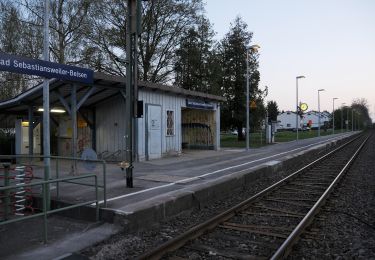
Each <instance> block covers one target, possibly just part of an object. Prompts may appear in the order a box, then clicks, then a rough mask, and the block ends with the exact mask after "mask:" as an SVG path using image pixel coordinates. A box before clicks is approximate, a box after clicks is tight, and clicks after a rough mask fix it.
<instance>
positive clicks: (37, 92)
mask: <svg viewBox="0 0 375 260" xmlns="http://www.w3.org/2000/svg"><path fill="white" fill-rule="evenodd" d="M125 82H126V78H124V77H120V76H115V75H108V74H105V73H102V72H95V73H94V83H93V84H82V83H77V102H79V101H80V100H82V99H83V98H84V97H85V95H87V93H88V91H89V90H90V89H92V88H94V89H93V90H90V91H91V93H90V95H89V97H88V98H87V99H86V100H85V101H84V102H83V103H82V106H81V107H94V106H95V105H96V104H98V103H100V102H102V101H104V100H107V99H110V98H112V97H114V96H117V95H121V93H120V91H124V90H125V88H124V86H125ZM138 87H139V88H140V89H149V90H152V91H162V92H167V93H172V94H176V95H182V96H186V97H191V98H198V99H203V100H208V101H209V100H211V101H218V102H220V101H225V100H226V99H225V98H223V97H220V96H215V95H211V94H206V93H202V92H197V91H191V90H186V89H183V88H180V87H177V86H167V85H162V84H155V83H150V82H142V81H140V82H138ZM71 88H72V83H71V82H67V81H62V80H58V79H51V80H50V107H51V108H52V107H54V106H61V103H60V98H59V96H60V97H63V98H64V99H65V100H69V99H70V98H71ZM42 105H43V84H42V83H41V84H39V85H37V86H35V87H32V88H30V89H28V90H26V91H25V92H23V93H21V94H19V95H17V96H16V97H14V98H12V99H9V100H5V101H2V102H0V113H2V114H25V113H27V111H28V109H29V107H30V106H33V107H36V106H42Z"/></svg>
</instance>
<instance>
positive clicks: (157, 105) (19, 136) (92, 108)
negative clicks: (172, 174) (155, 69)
mask: <svg viewBox="0 0 375 260" xmlns="http://www.w3.org/2000/svg"><path fill="white" fill-rule="evenodd" d="M138 88H139V98H138V99H139V101H141V102H140V103H139V105H140V110H143V113H142V115H141V116H140V117H139V118H136V119H135V129H134V136H135V140H136V147H134V150H135V156H136V158H134V159H135V160H139V161H144V160H150V159H156V158H161V157H164V156H168V155H178V154H180V153H181V152H182V150H183V149H220V102H223V101H225V99H224V98H223V97H220V96H215V95H210V94H206V93H201V92H196V91H190V90H186V89H182V88H180V87H176V86H167V85H161V84H155V83H149V82H139V83H138ZM125 95H126V93H125V78H123V77H119V76H113V75H107V74H104V73H99V72H96V73H94V83H93V84H90V85H87V84H82V83H79V84H77V83H74V84H73V83H71V82H66V81H61V80H57V79H53V80H50V109H51V113H50V124H51V125H50V129H51V130H50V132H51V154H52V155H58V156H73V157H80V154H81V153H82V152H83V151H84V150H85V149H88V148H90V149H93V150H94V151H95V152H96V153H97V155H98V157H99V158H101V159H105V160H108V161H122V160H124V159H125V136H124V135H125V124H126V122H127V121H126V118H125ZM42 107H43V85H42V84H40V85H37V86H35V87H33V88H30V89H28V90H27V91H25V92H23V93H21V94H20V95H18V96H16V97H14V98H13V99H10V100H6V101H3V102H1V103H0V118H1V120H2V121H4V122H5V121H7V125H8V128H9V125H11V124H12V123H9V121H12V122H13V127H14V130H15V145H14V146H15V154H29V155H32V154H33V155H38V154H43V147H42V143H43V142H42V136H43V133H42V131H43V127H42V121H43V120H42V111H43V110H42ZM11 118H12V119H13V120H10V119H11ZM0 124H1V123H0Z"/></svg>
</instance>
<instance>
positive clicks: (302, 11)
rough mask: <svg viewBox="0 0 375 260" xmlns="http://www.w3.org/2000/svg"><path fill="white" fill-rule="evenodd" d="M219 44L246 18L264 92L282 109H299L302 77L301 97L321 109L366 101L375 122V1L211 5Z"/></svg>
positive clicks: (221, 0) (247, 0)
mask: <svg viewBox="0 0 375 260" xmlns="http://www.w3.org/2000/svg"><path fill="white" fill-rule="evenodd" d="M206 3H207V4H206V12H207V16H208V18H209V20H210V21H211V23H213V28H214V30H215V31H216V32H217V36H216V39H222V37H223V36H224V35H225V34H226V33H227V32H228V31H229V27H230V23H231V22H233V20H234V19H235V17H236V16H238V15H239V16H241V17H242V18H243V20H244V21H245V22H246V23H247V25H248V30H249V31H251V32H253V33H254V35H253V42H252V44H259V45H260V46H261V49H260V58H259V63H260V66H259V70H260V74H261V81H260V87H264V86H268V88H269V95H268V97H267V100H275V101H276V102H277V103H278V105H279V109H280V110H295V104H296V76H299V75H304V76H305V77H306V78H305V79H301V80H299V97H300V100H301V101H302V102H305V103H307V104H308V105H309V109H313V110H317V108H318V89H325V91H324V92H320V93H321V95H320V97H321V99H320V100H321V110H328V111H332V98H333V97H337V98H339V99H338V100H336V101H335V108H337V107H339V106H340V105H341V104H342V103H343V102H345V103H346V104H351V102H352V101H353V99H355V98H366V99H367V101H368V103H369V108H370V116H371V117H372V118H373V120H374V119H375V114H374V112H375V91H374V90H373V89H374V87H375V79H374V78H375V1H374V0H283V1H280V0H263V1H260V0H258V1H254V0H232V1H227V0H206Z"/></svg>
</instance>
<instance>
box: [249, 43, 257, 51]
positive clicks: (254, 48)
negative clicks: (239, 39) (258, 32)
mask: <svg viewBox="0 0 375 260" xmlns="http://www.w3.org/2000/svg"><path fill="white" fill-rule="evenodd" d="M258 49H260V46H259V45H258V44H254V45H251V46H250V47H249V48H247V50H248V51H253V52H258Z"/></svg>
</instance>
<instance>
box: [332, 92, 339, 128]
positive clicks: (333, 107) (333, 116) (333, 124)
mask: <svg viewBox="0 0 375 260" xmlns="http://www.w3.org/2000/svg"><path fill="white" fill-rule="evenodd" d="M335 99H338V98H337V97H335V98H332V134H335Z"/></svg>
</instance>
